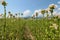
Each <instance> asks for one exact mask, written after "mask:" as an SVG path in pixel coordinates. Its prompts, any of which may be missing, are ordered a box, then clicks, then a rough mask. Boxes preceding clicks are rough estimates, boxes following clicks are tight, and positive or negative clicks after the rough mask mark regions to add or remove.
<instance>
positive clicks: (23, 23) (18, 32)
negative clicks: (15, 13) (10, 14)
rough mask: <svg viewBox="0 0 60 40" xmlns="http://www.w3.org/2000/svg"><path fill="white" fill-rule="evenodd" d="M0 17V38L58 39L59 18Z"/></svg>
mask: <svg viewBox="0 0 60 40" xmlns="http://www.w3.org/2000/svg"><path fill="white" fill-rule="evenodd" d="M4 21H5V20H4V19H0V40H60V19H52V20H51V19H49V20H47V19H15V18H13V19H12V18H11V19H8V18H7V19H6V23H5V22H4Z"/></svg>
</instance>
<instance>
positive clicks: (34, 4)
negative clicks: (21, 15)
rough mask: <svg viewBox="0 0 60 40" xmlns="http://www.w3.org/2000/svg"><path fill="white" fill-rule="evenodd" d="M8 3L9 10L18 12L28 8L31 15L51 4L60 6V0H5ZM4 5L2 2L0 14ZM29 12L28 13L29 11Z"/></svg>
mask: <svg viewBox="0 0 60 40" xmlns="http://www.w3.org/2000/svg"><path fill="white" fill-rule="evenodd" d="M5 1H6V2H7V3H8V4H7V7H6V8H7V12H8V11H11V12H12V13H13V14H14V13H17V12H25V11H26V10H28V11H29V12H30V14H29V15H31V14H32V13H34V11H35V10H39V9H46V8H47V7H48V6H49V4H56V5H58V8H59V7H60V3H59V4H58V2H60V0H5ZM3 11H4V10H3V6H2V5H1V4H0V14H1V13H3ZM29 12H28V13H29Z"/></svg>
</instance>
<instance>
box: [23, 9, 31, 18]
mask: <svg viewBox="0 0 60 40" xmlns="http://www.w3.org/2000/svg"><path fill="white" fill-rule="evenodd" d="M30 15H31V11H30V10H26V11H24V12H23V16H22V17H29V16H30Z"/></svg>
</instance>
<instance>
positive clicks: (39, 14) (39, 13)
mask: <svg viewBox="0 0 60 40" xmlns="http://www.w3.org/2000/svg"><path fill="white" fill-rule="evenodd" d="M40 11H41V9H39V10H35V11H34V13H33V14H32V16H33V15H35V17H36V12H37V13H38V17H39V16H42V14H41V12H40Z"/></svg>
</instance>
